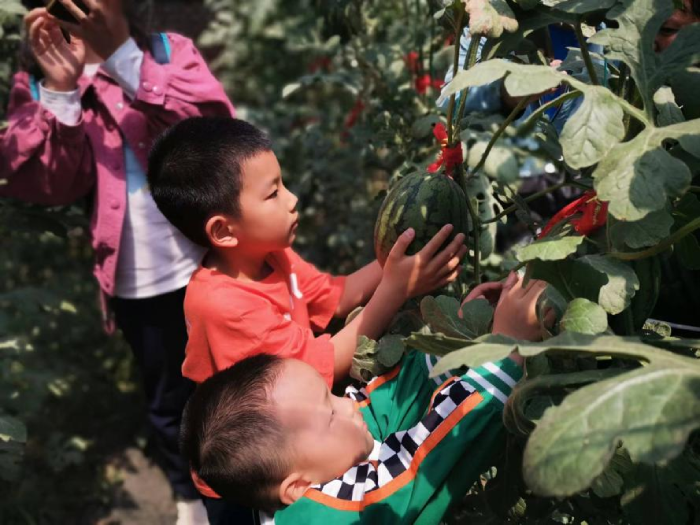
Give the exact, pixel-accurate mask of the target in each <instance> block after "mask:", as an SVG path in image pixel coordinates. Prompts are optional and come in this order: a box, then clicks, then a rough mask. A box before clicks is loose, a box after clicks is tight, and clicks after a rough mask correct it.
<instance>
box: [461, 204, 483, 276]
mask: <svg viewBox="0 0 700 525" xmlns="http://www.w3.org/2000/svg"><path fill="white" fill-rule="evenodd" d="M464 196H465V197H466V200H467V209H468V210H469V215H470V216H471V218H472V229H473V231H474V246H473V251H474V263H473V266H474V283H475V284H477V285H478V284H481V255H480V253H479V241H480V240H481V220H480V219H479V214H478V213H477V211H476V210H474V206H472V201H471V199H470V198H469V195H467V194H466V193H465V195H464ZM477 204H478V203H477Z"/></svg>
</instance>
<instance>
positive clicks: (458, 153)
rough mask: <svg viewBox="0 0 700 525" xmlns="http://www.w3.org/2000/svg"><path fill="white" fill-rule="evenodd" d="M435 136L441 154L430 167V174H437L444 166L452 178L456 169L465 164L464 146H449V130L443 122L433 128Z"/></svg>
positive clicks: (458, 144)
mask: <svg viewBox="0 0 700 525" xmlns="http://www.w3.org/2000/svg"><path fill="white" fill-rule="evenodd" d="M433 135H435V138H436V139H438V141H440V154H439V155H438V158H437V160H436V161H435V162H433V163H432V164H431V165H430V166H428V172H429V173H435V172H436V171H438V170H439V169H440V167H441V166H442V165H443V164H444V165H445V171H446V172H447V174H448V175H450V176H452V173H453V172H454V168H455V167H456V166H459V165H460V164H462V163H463V162H464V158H463V156H462V144H461V143H459V142H458V143H457V144H456V145H454V146H449V145H448V144H447V130H446V129H445V125H444V124H443V123H442V122H439V123H438V124H436V125H435V127H434V128H433Z"/></svg>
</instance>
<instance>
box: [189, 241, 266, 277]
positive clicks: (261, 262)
mask: <svg viewBox="0 0 700 525" xmlns="http://www.w3.org/2000/svg"><path fill="white" fill-rule="evenodd" d="M269 255H270V254H269V253H261V254H250V253H243V252H241V251H239V250H236V248H231V249H228V250H216V251H214V250H211V251H210V252H209V254H208V255H207V256H206V258H205V259H204V263H203V264H204V267H205V268H209V269H210V270H216V271H218V272H221V273H223V274H225V275H228V276H229V277H232V278H233V279H238V280H240V281H262V280H263V279H265V278H266V277H267V276H268V275H270V274H271V273H272V267H271V266H270V264H269V263H268V262H267V258H268V257H269Z"/></svg>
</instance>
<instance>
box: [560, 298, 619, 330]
mask: <svg viewBox="0 0 700 525" xmlns="http://www.w3.org/2000/svg"><path fill="white" fill-rule="evenodd" d="M561 329H562V330H566V331H568V332H579V333H581V334H600V333H603V332H605V330H607V329H608V315H607V314H606V313H605V310H603V308H601V307H600V306H599V305H598V304H596V303H594V302H592V301H589V300H588V299H584V298H582V297H579V298H577V299H574V300H573V301H571V302H570V303H569V306H568V308H567V309H566V311H565V312H564V316H563V317H562V319H561Z"/></svg>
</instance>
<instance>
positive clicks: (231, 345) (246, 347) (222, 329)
mask: <svg viewBox="0 0 700 525" xmlns="http://www.w3.org/2000/svg"><path fill="white" fill-rule="evenodd" d="M245 299H246V305H245V308H243V309H242V308H231V305H228V307H225V305H221V308H220V309H219V312H220V315H219V316H217V317H218V318H217V319H211V320H210V322H208V323H207V327H206V332H207V339H208V341H209V346H210V348H211V354H212V356H213V357H214V360H215V366H216V369H217V370H223V369H224V368H227V367H229V366H231V365H232V364H234V363H236V362H238V361H240V360H241V359H245V358H246V357H250V356H253V355H256V354H260V353H268V354H275V355H279V356H281V357H286V358H294V359H299V360H300V361H304V362H306V363H308V364H309V365H311V366H313V367H314V368H315V369H316V370H318V372H319V373H320V374H321V376H322V377H323V378H324V379H325V380H326V382H327V383H328V385H329V386H332V385H333V367H334V349H333V344H332V343H331V342H330V336H329V335H323V336H321V337H314V334H313V332H312V331H311V330H310V329H308V328H303V327H301V326H300V325H298V324H297V323H295V322H294V321H291V320H289V319H285V317H284V316H283V315H281V314H280V313H279V310H277V309H276V308H275V307H274V306H273V305H272V304H271V303H269V302H267V301H265V300H264V299H262V298H254V297H246V298H245Z"/></svg>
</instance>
